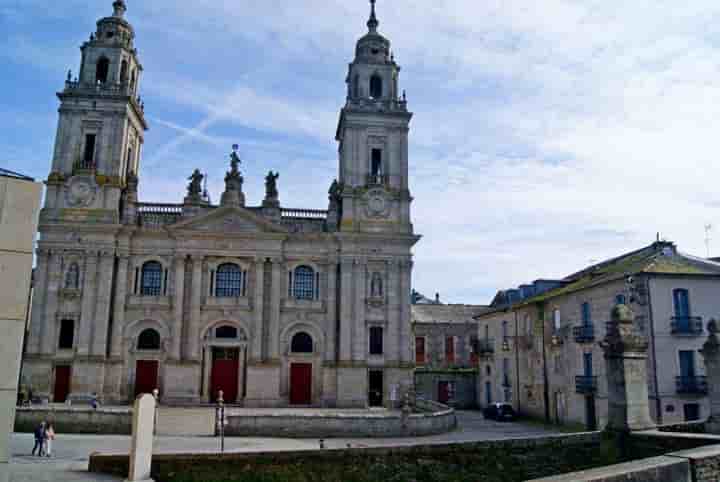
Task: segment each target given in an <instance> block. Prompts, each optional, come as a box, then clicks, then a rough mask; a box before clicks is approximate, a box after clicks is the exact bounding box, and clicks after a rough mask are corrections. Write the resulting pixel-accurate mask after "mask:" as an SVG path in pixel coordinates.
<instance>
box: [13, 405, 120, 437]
mask: <svg viewBox="0 0 720 482" xmlns="http://www.w3.org/2000/svg"><path fill="white" fill-rule="evenodd" d="M45 420H47V421H52V422H53V424H54V426H55V430H56V431H57V432H58V433H74V434H102V435H130V433H131V432H132V410H131V409H130V408H101V409H98V410H93V409H92V408H87V407H77V408H74V407H53V406H44V407H23V408H18V409H17V410H16V412H15V429H14V430H15V431H16V432H20V433H32V432H33V431H34V430H35V428H36V427H37V426H38V425H39V424H40V422H42V421H45Z"/></svg>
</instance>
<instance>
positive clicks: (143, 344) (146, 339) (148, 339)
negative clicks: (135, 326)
mask: <svg viewBox="0 0 720 482" xmlns="http://www.w3.org/2000/svg"><path fill="white" fill-rule="evenodd" d="M159 349H160V333H158V332H157V331H156V330H153V329H152V328H148V329H147V330H144V331H143V332H142V333H140V336H139V337H138V350H159Z"/></svg>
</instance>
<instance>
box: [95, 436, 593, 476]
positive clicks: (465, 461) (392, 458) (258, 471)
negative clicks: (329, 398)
mask: <svg viewBox="0 0 720 482" xmlns="http://www.w3.org/2000/svg"><path fill="white" fill-rule="evenodd" d="M600 446H601V436H600V434H599V433H585V434H573V435H563V436H551V437H537V438H531V439H516V440H500V441H486V442H474V443H457V444H444V445H423V446H414V447H385V448H371V449H345V450H316V451H301V452H270V453H256V454H252V453H228V454H223V455H220V454H208V453H197V454H174V455H170V454H163V455H155V456H154V457H153V468H152V476H153V478H154V479H155V480H156V481H158V482H173V481H174V480H175V477H176V474H183V477H184V479H183V480H198V481H200V480H202V481H209V480H212V481H215V480H224V481H228V482H229V481H239V480H245V479H244V477H249V479H251V480H268V481H276V480H284V481H294V480H300V479H297V477H298V473H300V472H302V474H301V475H302V477H304V478H303V479H302V480H317V481H327V480H341V479H333V476H334V475H333V474H345V473H348V474H351V473H352V474H355V473H358V472H359V471H366V472H368V471H371V470H372V471H376V470H378V468H379V467H381V468H382V470H384V471H397V470H402V468H403V467H413V468H415V469H416V470H421V471H423V473H424V474H425V475H424V477H425V478H423V479H422V480H434V479H432V478H427V477H428V474H429V473H430V471H432V470H434V469H435V468H436V467H437V466H438V465H443V466H444V468H445V469H446V470H449V471H453V473H456V472H457V470H458V467H463V472H464V474H465V475H467V476H470V474H471V475H472V476H476V477H475V479H470V478H468V479H467V480H483V481H484V482H496V481H498V482H499V481H505V482H507V481H512V480H518V481H519V480H526V479H528V478H534V477H542V476H546V475H549V474H553V473H559V472H563V471H568V470H573V468H579V467H592V466H598V465H602V464H603V463H604V462H605V458H604V451H603V450H599V447H600ZM300 466H302V470H300ZM418 467H419V468H418ZM127 468H128V456H126V455H125V456H120V455H101V454H94V455H92V456H91V457H90V472H93V473H107V474H114V475H118V476H124V475H126V474H127ZM293 471H294V472H293ZM253 477H254V478H253ZM313 477H314V478H313ZM348 478H350V475H348V477H347V478H346V480H347V479H348ZM352 480H376V479H375V478H374V477H354V478H352ZM377 480H383V479H379V478H378V479H377ZM394 480H413V478H408V477H398V476H397V472H395V479H394Z"/></svg>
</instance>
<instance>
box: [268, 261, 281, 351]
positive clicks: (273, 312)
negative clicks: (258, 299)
mask: <svg viewBox="0 0 720 482" xmlns="http://www.w3.org/2000/svg"><path fill="white" fill-rule="evenodd" d="M271 261H272V279H271V290H272V292H271V294H270V317H269V320H270V325H269V326H268V353H267V356H268V358H269V359H270V360H273V361H277V360H279V359H280V303H281V302H282V292H281V286H282V278H281V276H282V275H283V267H284V265H285V263H284V262H283V259H282V258H280V257H276V258H272V260H271Z"/></svg>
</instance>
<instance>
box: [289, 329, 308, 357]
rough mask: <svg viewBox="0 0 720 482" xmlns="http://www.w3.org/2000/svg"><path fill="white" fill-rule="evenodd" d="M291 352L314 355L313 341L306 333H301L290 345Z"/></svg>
mask: <svg viewBox="0 0 720 482" xmlns="http://www.w3.org/2000/svg"><path fill="white" fill-rule="evenodd" d="M290 351H291V352H293V353H312V352H313V339H312V337H311V336H310V335H308V334H307V333H305V332H300V333H298V334H296V335H295V336H293V338H292V342H291V343H290Z"/></svg>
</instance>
